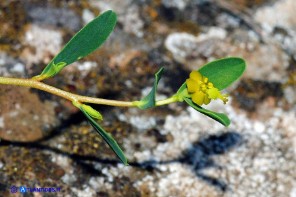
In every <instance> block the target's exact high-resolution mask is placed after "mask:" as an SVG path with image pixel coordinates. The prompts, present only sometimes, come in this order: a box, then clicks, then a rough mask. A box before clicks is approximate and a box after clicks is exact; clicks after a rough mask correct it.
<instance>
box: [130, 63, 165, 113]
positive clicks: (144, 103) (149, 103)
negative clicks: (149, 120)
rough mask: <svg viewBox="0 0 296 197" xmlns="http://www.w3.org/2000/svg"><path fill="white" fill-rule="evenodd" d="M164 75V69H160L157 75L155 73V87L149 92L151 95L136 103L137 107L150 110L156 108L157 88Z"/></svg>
mask: <svg viewBox="0 0 296 197" xmlns="http://www.w3.org/2000/svg"><path fill="white" fill-rule="evenodd" d="M162 73H163V68H161V69H159V71H158V72H157V73H155V80H154V85H153V87H152V89H151V91H150V92H149V94H148V95H147V96H145V97H144V98H143V99H141V100H140V101H136V102H135V105H136V106H138V107H139V108H140V109H148V108H151V107H154V106H155V103H156V101H155V94H156V88H157V85H158V82H159V80H160V78H161V75H162Z"/></svg>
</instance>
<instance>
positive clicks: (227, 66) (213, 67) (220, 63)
mask: <svg viewBox="0 0 296 197" xmlns="http://www.w3.org/2000/svg"><path fill="white" fill-rule="evenodd" d="M245 68H246V63H245V61H244V60H243V59H241V58H237V57H229V58H223V59H219V60H216V61H212V62H210V63H208V64H206V65H204V66H203V67H201V68H200V69H199V70H198V71H199V72H200V73H201V74H202V75H203V76H205V77H207V78H209V81H210V82H212V83H213V84H214V86H215V87H216V88H218V89H219V90H223V89H225V88H227V87H228V86H230V85H231V84H232V83H233V82H234V81H236V80H237V79H238V78H240V76H241V75H242V74H243V72H244V70H245ZM177 95H179V97H181V98H182V99H183V100H184V101H185V102H186V103H187V104H188V105H190V106H191V107H192V108H194V109H195V110H197V111H199V112H200V113H202V114H204V115H206V116H208V117H210V118H212V119H214V120H216V121H218V122H220V123H221V124H223V125H224V126H228V125H229V124H230V120H229V118H228V117H227V116H226V115H225V114H222V113H217V112H213V111H210V110H207V109H205V108H202V107H201V106H199V105H197V104H195V103H194V102H193V101H192V100H191V98H189V96H188V95H189V94H188V92H187V86H186V83H183V84H182V86H181V87H180V88H179V90H178V92H177Z"/></svg>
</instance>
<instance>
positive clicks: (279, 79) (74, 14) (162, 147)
mask: <svg viewBox="0 0 296 197" xmlns="http://www.w3.org/2000/svg"><path fill="white" fill-rule="evenodd" d="M108 9H112V10H114V11H115V12H116V13H117V14H118V24H117V26H116V29H115V31H114V32H113V33H112V35H111V37H110V38H109V39H108V41H107V42H106V43H105V44H104V46H103V47H101V48H100V49H99V50H97V51H96V52H94V53H93V54H91V55H90V56H88V57H87V58H84V59H83V60H81V61H80V62H77V63H74V64H73V65H71V66H68V67H67V68H66V69H64V70H63V71H62V72H61V73H60V74H59V75H57V76H56V77H55V78H52V79H49V80H46V83H48V84H50V85H53V86H56V87H59V88H61V89H64V90H67V91H71V92H75V93H78V94H82V95H88V96H93V97H102V98H110V99H117V100H138V99H140V98H141V97H143V96H144V95H145V94H146V93H147V92H148V91H149V90H150V88H151V86H152V84H153V80H154V77H153V76H154V73H155V72H156V71H157V70H158V69H159V68H160V67H162V66H163V67H164V68H165V72H164V77H163V78H162V80H161V81H160V84H159V89H158V98H165V97H168V96H170V95H172V94H173V93H174V92H175V91H176V90H177V89H178V87H179V86H180V85H181V84H182V83H183V82H184V80H185V79H186V78H187V77H188V74H189V73H190V71H191V70H193V69H198V68H199V67H200V66H201V65H203V64H204V63H206V62H208V61H211V60H214V59H217V58H222V57H226V56H238V57H243V58H244V59H246V61H247V70H246V72H245V74H244V76H243V77H242V79H241V80H240V81H238V82H237V83H236V84H234V85H233V86H232V87H231V88H229V89H228V90H227V92H228V93H229V94H230V102H229V103H228V104H227V105H223V104H222V102H212V103H211V104H210V105H209V107H208V108H209V109H212V110H216V111H219V112H224V113H226V114H228V116H229V117H230V119H231V120H232V124H231V125H230V127H228V128H225V127H223V126H221V125H220V124H219V123H217V122H215V121H213V120H211V119H209V118H207V117H205V116H203V115H201V114H199V113H198V112H196V111H194V110H192V109H191V108H189V107H188V106H186V105H185V104H182V103H181V104H171V105H168V106H163V107H158V108H155V109H150V110H146V111H142V110H139V109H135V108H129V109H128V108H114V107H105V106H94V107H95V108H96V109H97V110H99V111H101V112H102V114H103V115H104V121H103V122H102V123H101V125H102V126H103V127H104V128H105V129H106V130H107V131H109V132H110V133H112V135H113V136H114V137H115V139H116V140H117V141H118V143H119V144H120V145H121V146H122V147H123V149H124V151H125V153H126V155H127V157H128V159H129V162H130V166H128V167H125V166H123V165H122V164H121V163H120V162H119V161H118V160H117V159H116V157H115V155H114V154H113V152H112V151H111V150H110V149H109V148H108V147H107V145H106V144H105V143H104V142H103V141H102V139H101V138H100V137H99V136H98V135H97V133H96V132H95V131H94V130H93V128H92V127H91V126H90V125H89V124H88V123H87V121H86V120H85V118H84V117H83V115H82V113H80V112H79V111H77V109H76V108H74V107H73V106H72V105H71V103H69V102H68V101H65V100H64V99H62V98H59V97H56V96H54V95H50V94H47V93H44V92H41V91H37V90H34V89H27V88H19V87H12V86H4V85H0V196H22V195H21V194H20V193H17V194H11V192H10V187H11V186H12V185H15V186H22V185H24V186H27V187H60V188H61V191H60V192H59V193H54V194H53V193H52V194H50V193H34V194H33V193H27V194H26V195H24V196H68V197H72V196H81V197H83V196H86V197H88V196H100V197H109V196H110V197H113V196H126V197H133V196H159V197H167V196H175V197H181V196H188V197H191V196H192V197H202V196H207V197H218V196H224V197H251V196H252V197H296V115H295V111H296V107H295V103H296V88H295V85H296V66H295V65H296V12H295V10H296V2H295V0H278V1H273V0H254V1H248V0H223V1H220V0H219V1H218V0H191V1H190V0H141V1H140V0H139V1H132V0H125V1H121V0H108V1H97V0H89V1H76V0H63V1H61V0H48V1H45V0H44V1H40V0H39V1H37V0H27V1H21V0H13V1H12V0H2V1H0V76H10V77H22V78H29V77H32V76H34V75H37V74H38V73H40V72H41V71H42V69H43V68H44V67H45V66H46V64H47V63H49V61H50V60H51V59H52V58H53V57H54V55H56V54H57V53H58V52H59V51H60V49H61V48H62V47H63V45H64V44H65V43H67V41H68V40H69V39H70V38H71V37H72V36H73V35H74V34H75V32H77V31H78V30H79V29H80V28H81V27H83V25H85V24H86V23H87V22H89V21H90V20H92V19H93V18H94V17H95V16H97V15H98V14H100V13H101V12H103V11H105V10H108Z"/></svg>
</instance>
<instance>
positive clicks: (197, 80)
mask: <svg viewBox="0 0 296 197" xmlns="http://www.w3.org/2000/svg"><path fill="white" fill-rule="evenodd" d="M186 85H187V90H188V93H189V94H190V95H191V99H192V101H193V102H194V103H196V104H198V105H202V104H206V105H207V104H209V103H210V102H211V99H221V100H222V101H223V103H224V104H225V103H226V102H227V101H228V98H227V97H228V95H226V94H223V95H222V94H221V93H220V91H219V90H218V89H217V88H215V87H214V84H213V83H211V82H209V79H208V78H207V77H205V76H202V74H201V73H200V72H198V71H192V72H191V73H190V76H189V79H187V80H186Z"/></svg>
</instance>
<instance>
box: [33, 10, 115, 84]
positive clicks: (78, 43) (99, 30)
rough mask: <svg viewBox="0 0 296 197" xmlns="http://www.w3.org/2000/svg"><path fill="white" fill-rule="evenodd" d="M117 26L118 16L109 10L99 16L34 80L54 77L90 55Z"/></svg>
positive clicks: (77, 34)
mask: <svg viewBox="0 0 296 197" xmlns="http://www.w3.org/2000/svg"><path fill="white" fill-rule="evenodd" d="M115 24H116V14H115V13H114V12H113V11H111V10H109V11H106V12H104V13H103V14H101V15H99V16H98V17H97V18H95V19H94V20H92V21H91V22H89V23H88V24H87V25H86V26H85V27H83V28H82V29H81V30H80V31H79V32H78V33H76V34H75V35H74V37H73V38H72V39H71V40H70V41H69V42H68V43H67V44H66V46H65V47H64V48H63V49H62V51H61V52H60V53H59V54H58V55H57V56H55V57H54V58H53V59H52V60H51V62H50V63H49V64H48V65H47V66H46V68H45V69H44V70H43V72H42V73H41V74H40V75H38V76H36V77H34V78H35V79H36V80H39V81H40V80H43V79H46V78H49V77H52V76H54V75H56V74H57V73H59V72H60V71H61V70H62V69H63V68H64V67H65V66H67V65H69V64H71V63H73V62H75V61H77V60H79V59H81V58H83V57H85V56H87V55H88V54H90V53H91V52H93V51H94V50H96V49H97V48H98V47H99V46H101V45H102V44H103V43H104V42H105V40H106V39H107V38H108V36H109V35H110V34H111V32H112V31H113V29H114V27H115ZM57 65H59V66H57Z"/></svg>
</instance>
